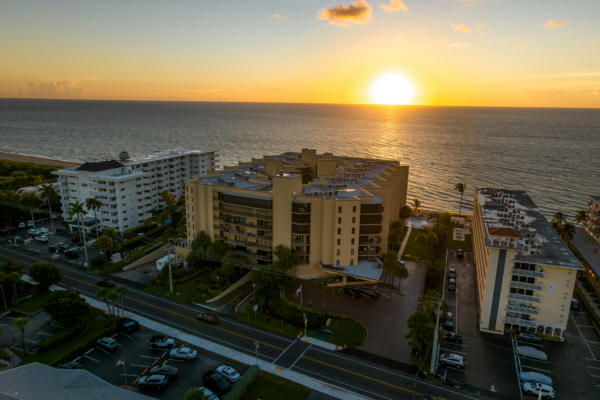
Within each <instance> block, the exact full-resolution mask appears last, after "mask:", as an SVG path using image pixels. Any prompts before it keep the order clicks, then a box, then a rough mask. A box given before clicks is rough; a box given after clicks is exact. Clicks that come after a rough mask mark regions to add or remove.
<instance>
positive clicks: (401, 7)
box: [380, 0, 408, 12]
mask: <svg viewBox="0 0 600 400" xmlns="http://www.w3.org/2000/svg"><path fill="white" fill-rule="evenodd" d="M380 6H381V8H382V9H383V11H385V12H394V11H408V7H406V4H404V1H402V0H390V4H380Z"/></svg>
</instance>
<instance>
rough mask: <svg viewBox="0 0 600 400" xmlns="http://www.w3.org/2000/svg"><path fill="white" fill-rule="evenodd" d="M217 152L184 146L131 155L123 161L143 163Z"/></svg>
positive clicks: (130, 163)
mask: <svg viewBox="0 0 600 400" xmlns="http://www.w3.org/2000/svg"><path fill="white" fill-rule="evenodd" d="M215 152H216V150H199V149H189V148H184V147H176V148H173V149H166V150H160V151H156V152H154V153H151V154H146V155H140V156H136V157H130V158H127V159H124V160H123V163H124V164H126V165H132V164H142V163H145V162H150V161H157V160H163V159H167V158H173V157H181V156H186V155H190V154H208V153H215Z"/></svg>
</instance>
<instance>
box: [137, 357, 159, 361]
mask: <svg viewBox="0 0 600 400" xmlns="http://www.w3.org/2000/svg"><path fill="white" fill-rule="evenodd" d="M140 357H143V358H151V359H153V360H158V359H159V358H160V357H152V356H140Z"/></svg>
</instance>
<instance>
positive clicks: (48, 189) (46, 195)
mask: <svg viewBox="0 0 600 400" xmlns="http://www.w3.org/2000/svg"><path fill="white" fill-rule="evenodd" d="M40 190H41V191H42V196H41V197H42V199H45V200H46V202H47V203H48V219H49V220H50V230H51V231H53V230H54V226H53V223H52V204H53V203H56V202H57V201H58V194H57V193H56V190H54V186H52V184H51V183H49V184H46V185H42V186H41V188H40Z"/></svg>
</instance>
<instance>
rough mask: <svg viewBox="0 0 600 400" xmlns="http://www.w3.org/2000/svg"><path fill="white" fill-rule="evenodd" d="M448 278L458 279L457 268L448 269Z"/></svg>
mask: <svg viewBox="0 0 600 400" xmlns="http://www.w3.org/2000/svg"><path fill="white" fill-rule="evenodd" d="M448 278H456V268H454V267H450V268H448Z"/></svg>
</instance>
